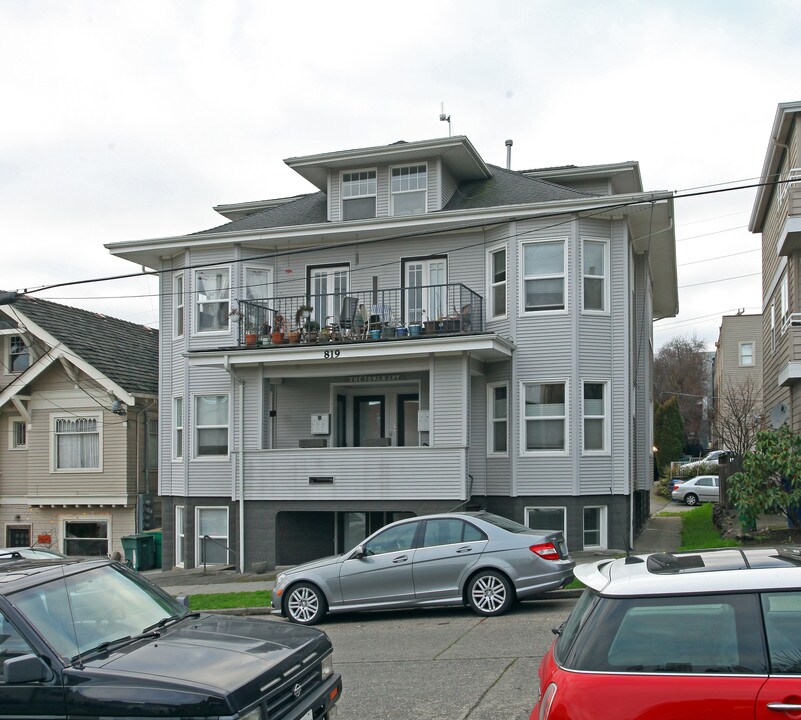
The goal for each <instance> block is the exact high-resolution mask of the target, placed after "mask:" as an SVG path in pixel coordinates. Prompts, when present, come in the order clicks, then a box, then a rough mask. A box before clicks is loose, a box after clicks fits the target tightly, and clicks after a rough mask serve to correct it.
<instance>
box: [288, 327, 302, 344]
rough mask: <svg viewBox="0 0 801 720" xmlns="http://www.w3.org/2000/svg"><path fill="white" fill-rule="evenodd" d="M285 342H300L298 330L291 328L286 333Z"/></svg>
mask: <svg viewBox="0 0 801 720" xmlns="http://www.w3.org/2000/svg"><path fill="white" fill-rule="evenodd" d="M287 342H290V343H295V344H297V343H299V342H300V330H291V331H290V332H288V333H287Z"/></svg>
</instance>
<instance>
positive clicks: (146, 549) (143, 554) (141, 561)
mask: <svg viewBox="0 0 801 720" xmlns="http://www.w3.org/2000/svg"><path fill="white" fill-rule="evenodd" d="M121 539H122V549H123V550H124V551H125V560H126V561H127V562H128V563H129V564H130V566H131V567H132V568H133V569H134V570H152V569H153V567H154V560H155V548H156V542H155V540H154V538H153V536H152V535H147V534H146V533H139V534H138V535H126V536H125V537H123V538H121Z"/></svg>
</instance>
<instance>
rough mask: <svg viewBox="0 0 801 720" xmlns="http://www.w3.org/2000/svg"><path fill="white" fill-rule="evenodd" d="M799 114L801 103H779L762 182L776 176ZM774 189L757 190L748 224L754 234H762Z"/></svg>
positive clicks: (764, 186) (766, 154)
mask: <svg viewBox="0 0 801 720" xmlns="http://www.w3.org/2000/svg"><path fill="white" fill-rule="evenodd" d="M799 112H801V102H787V103H779V105H778V107H777V108H776V116H775V117H774V119H773V127H772V128H771V132H770V140H769V141H768V148H767V150H766V151H765V160H764V161H763V163H762V173H761V174H760V176H759V179H760V182H762V183H764V182H767V179H768V178H769V177H771V176H772V175H775V174H776V170H777V168H778V167H779V163H780V162H781V157H782V153H783V152H784V147H783V146H784V145H785V144H786V140H787V135H788V134H789V132H790V127H791V125H792V118H793V116H794V115H795V114H796V113H799ZM772 189H773V185H772V184H770V185H762V186H760V187H758V188H757V192H756V197H755V198H754V205H753V207H752V209H751V219H750V220H749V222H748V229H749V230H750V231H751V232H752V233H759V232H762V225H763V223H764V221H765V213H766V212H767V209H768V198H769V197H770V193H771V190H772Z"/></svg>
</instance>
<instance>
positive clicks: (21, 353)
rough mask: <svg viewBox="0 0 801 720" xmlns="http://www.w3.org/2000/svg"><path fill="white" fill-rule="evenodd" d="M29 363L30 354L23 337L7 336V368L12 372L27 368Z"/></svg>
mask: <svg viewBox="0 0 801 720" xmlns="http://www.w3.org/2000/svg"><path fill="white" fill-rule="evenodd" d="M30 364H31V355H30V350H28V346H27V345H26V344H25V339H24V338H23V337H22V336H21V335H12V336H11V337H9V338H8V369H9V370H10V371H11V372H13V373H18V372H22V371H23V370H27V369H28V366H29V365H30Z"/></svg>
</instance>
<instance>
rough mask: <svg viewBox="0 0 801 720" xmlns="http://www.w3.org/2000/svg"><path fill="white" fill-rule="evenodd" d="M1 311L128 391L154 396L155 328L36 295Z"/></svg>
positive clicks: (21, 298)
mask: <svg viewBox="0 0 801 720" xmlns="http://www.w3.org/2000/svg"><path fill="white" fill-rule="evenodd" d="M2 309H3V310H4V311H5V312H6V313H7V314H8V317H9V318H10V319H14V320H16V324H17V326H18V327H20V328H25V329H28V328H27V325H28V323H33V324H35V325H37V326H38V327H40V328H41V329H42V330H44V331H45V332H47V333H49V334H50V335H52V336H53V337H54V338H56V339H57V340H59V341H61V342H62V343H63V344H64V345H66V346H67V347H68V348H69V350H70V351H71V352H72V353H74V354H75V355H77V356H78V357H79V358H81V359H82V360H84V361H85V362H87V363H89V365H91V366H92V367H94V368H95V369H96V370H98V371H99V372H100V373H102V374H103V375H105V376H106V377H107V378H108V379H109V380H111V381H112V382H114V383H116V384H117V385H119V386H120V387H121V388H124V389H125V390H126V391H128V392H129V393H131V395H158V387H159V382H158V379H159V369H158V347H159V331H158V330H154V329H153V328H149V327H146V326H144V325H137V324H136V323H132V322H128V321H127V320H120V319H118V318H113V317H109V316H108V315H101V314H100V313H96V312H91V311H90V310H82V309H80V308H74V307H69V306H67V305H59V304H58V303H54V302H50V301H48V300H42V299H40V298H32V297H25V296H23V297H20V298H18V299H17V300H16V301H15V302H14V304H13V305H8V306H4V307H3V308H2ZM34 334H35V333H34Z"/></svg>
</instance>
